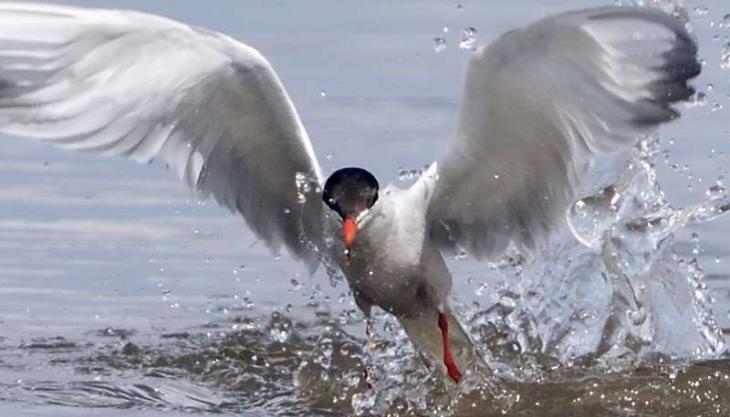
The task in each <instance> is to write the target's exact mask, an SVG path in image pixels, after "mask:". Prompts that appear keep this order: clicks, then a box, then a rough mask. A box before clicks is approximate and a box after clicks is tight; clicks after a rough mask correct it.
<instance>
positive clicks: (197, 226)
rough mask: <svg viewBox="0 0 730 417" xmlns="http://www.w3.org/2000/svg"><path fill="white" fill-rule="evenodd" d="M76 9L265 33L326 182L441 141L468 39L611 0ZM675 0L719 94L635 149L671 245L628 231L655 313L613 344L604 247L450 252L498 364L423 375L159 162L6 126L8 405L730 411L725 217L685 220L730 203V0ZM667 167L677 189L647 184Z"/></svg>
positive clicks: (433, 152) (626, 269)
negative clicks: (449, 375)
mask: <svg viewBox="0 0 730 417" xmlns="http://www.w3.org/2000/svg"><path fill="white" fill-rule="evenodd" d="M64 3H69V4H79V5H87V6H94V5H96V6H104V7H119V8H128V9H134V10H141V11H147V12H152V13H157V14H162V15H165V16H168V17H171V18H174V19H177V20H181V21H183V22H186V23H190V24H194V25H198V26H204V27H207V28H210V29H214V30H218V31H222V32H225V33H228V34H230V35H232V36H234V37H236V38H238V39H240V40H243V41H245V42H247V43H249V44H251V45H253V46H254V47H256V48H258V49H259V50H260V51H261V52H262V53H263V54H264V55H266V56H267V57H268V58H269V60H270V61H271V63H272V64H273V65H274V67H275V69H276V70H277V72H278V74H279V75H280V77H281V78H282V80H283V82H284V84H285V85H286V87H287V90H288V92H289V93H290V95H291V96H292V99H293V101H294V103H295V104H296V106H297V108H298V109H299V111H300V114H301V116H302V119H303V121H304V124H305V126H306V127H307V129H308V132H309V134H310V137H311V138H312V141H313V144H314V147H315V150H316V152H317V154H318V157H319V160H320V163H321V164H322V165H323V170H324V172H325V173H328V172H331V171H332V170H334V169H336V168H337V167H341V166H345V165H355V166H363V167H367V168H368V169H369V170H371V171H372V172H373V173H374V174H375V175H376V176H377V177H378V178H382V179H384V180H385V182H387V180H388V179H390V180H392V181H393V182H401V181H400V180H399V179H398V176H399V171H401V170H403V169H415V168H420V167H422V166H423V165H425V164H426V163H429V162H430V161H432V160H434V159H436V158H437V157H438V155H440V153H441V152H443V151H444V149H445V148H446V146H447V143H448V138H449V135H450V133H451V132H452V131H453V129H454V127H455V122H456V115H457V111H458V103H459V100H460V95H461V92H462V86H463V82H464V72H465V67H466V62H467V60H468V58H469V52H468V51H466V50H464V49H461V48H459V46H458V44H459V41H460V38H461V33H462V30H463V29H465V28H469V27H474V28H476V37H477V42H478V43H479V44H484V43H487V42H489V41H490V40H491V39H493V38H495V37H496V36H497V35H498V34H500V33H502V32H504V31H506V30H508V29H511V28H515V27H519V26H524V25H526V24H528V23H529V22H532V21H534V20H536V19H538V18H540V17H542V16H544V15H547V14H550V13H557V12H560V11H565V10H569V9H573V8H579V7H588V6H597V5H605V4H606V2H602V1H593V0H591V1H576V0H568V1H553V0H548V1H537V0H512V1H493V2H478V1H461V2H456V1H453V2H452V1H444V2H441V1H420V2H399V3H398V4H392V3H393V2H387V1H371V2H338V1H320V0H316V1H309V2H273V1H270V2H238V1H222V0H221V1H216V2H211V3H210V4H208V3H206V4H204V3H202V2H193V1H175V2H146V1H137V0H130V1H105V2H101V1H69V2H64ZM647 3H648V2H647ZM656 3H664V4H670V2H669V1H665V2H661V1H659V2H656ZM683 4H684V9H683V10H685V11H686V12H687V14H688V16H689V18H690V22H691V25H692V28H693V31H694V32H695V34H696V36H697V38H698V40H699V45H700V54H701V56H702V58H703V59H704V60H705V66H704V69H703V73H702V74H701V75H700V77H699V78H698V79H697V80H696V81H695V82H694V85H695V86H696V87H697V89H698V91H701V92H702V93H704V97H703V98H702V99H698V100H696V101H695V102H694V103H693V104H692V105H686V106H684V105H683V106H681V108H682V110H683V117H682V118H681V119H680V120H679V121H678V122H676V123H672V124H671V125H668V126H665V127H663V128H662V129H661V131H660V132H659V142H658V144H656V145H655V147H653V148H652V149H653V151H654V155H653V156H647V155H643V156H642V157H637V159H636V160H635V162H636V163H637V166H644V167H645V170H643V171H642V170H641V169H639V170H638V171H637V172H636V173H634V174H633V176H632V178H635V181H634V182H633V183H632V184H633V185H632V187H633V188H631V189H630V190H629V191H628V193H627V195H642V196H643V197H642V198H653V199H657V202H658V203H659V199H661V206H662V207H663V208H665V209H666V210H665V211H664V212H663V213H664V214H667V213H670V214H674V215H675V216H674V217H671V218H672V219H674V220H672V222H673V223H672V222H669V223H671V225H669V224H664V226H662V227H663V228H662V231H666V232H667V233H669V232H673V234H674V238H671V237H669V238H666V237H662V240H661V245H659V246H657V247H655V246H652V245H654V244H656V243H657V239H655V238H656V236H654V235H652V236H649V235H648V234H638V235H637V236H636V237H635V238H629V239H626V240H617V243H616V245H618V246H617V248H616V252H617V253H619V255H621V254H623V255H621V256H625V258H621V260H622V261H623V263H621V264H620V265H618V266H616V265H614V266H615V267H618V268H620V269H621V271H622V272H623V273H624V274H625V275H626V276H627V279H628V280H629V281H630V282H631V283H632V285H634V286H636V288H639V289H640V290H638V291H639V293H638V295H639V298H640V300H641V302H642V306H643V307H644V309H645V311H644V314H646V315H647V316H648V318H645V319H642V320H641V322H640V324H638V325H636V326H635V327H631V329H629V330H626V331H625V332H623V333H622V332H614V333H612V335H611V338H610V340H608V342H610V343H608V342H607V341H606V340H599V339H600V338H601V335H602V334H603V333H602V331H603V329H604V327H603V323H604V322H606V320H608V319H607V317H612V316H611V314H612V312H613V313H616V312H617V311H618V312H619V313H620V312H621V311H623V310H621V311H619V310H616V309H620V308H621V302H620V301H621V300H619V301H616V298H615V297H614V299H613V301H612V298H611V296H610V293H611V291H610V288H611V283H613V284H616V285H621V283H620V282H618V281H611V279H606V278H605V277H606V271H610V268H611V266H610V265H606V264H605V263H604V262H603V261H602V260H601V258H600V256H597V255H596V254H595V253H593V252H591V251H588V250H586V249H584V248H583V249H581V248H580V247H576V246H575V245H573V246H571V245H569V244H567V243H565V242H566V241H565V240H560V239H558V240H557V241H558V242H560V244H561V245H565V246H564V247H563V246H559V247H557V248H556V250H555V251H554V253H552V254H551V256H552V258H550V259H545V260H542V261H540V262H532V263H529V262H514V261H513V262H511V263H510V262H504V263H502V264H499V265H489V266H488V265H484V264H480V263H478V262H475V261H473V260H471V259H468V258H467V259H454V260H452V261H451V262H450V264H451V265H450V267H451V268H452V271H453V272H454V280H455V291H454V298H455V303H456V304H457V305H458V306H459V307H458V310H459V312H460V317H461V318H462V320H463V322H464V323H465V324H466V327H468V328H469V330H470V332H471V334H472V337H473V338H474V339H475V340H477V341H478V342H479V343H480V346H481V349H482V351H483V353H484V354H485V355H486V356H487V357H488V358H489V360H488V362H489V363H490V365H492V366H493V370H494V372H495V373H496V376H484V375H480V374H479V373H478V372H476V371H475V372H473V373H470V374H469V375H467V377H466V383H465V384H463V385H462V386H461V388H460V389H459V390H458V391H457V390H456V389H455V388H454V387H453V386H451V385H450V384H444V383H443V381H440V380H438V379H437V378H436V377H434V376H432V375H430V374H429V373H428V372H427V371H425V370H424V369H423V368H422V367H421V366H420V364H419V363H418V361H417V360H416V359H414V357H413V354H412V351H411V348H410V346H409V345H408V343H407V341H406V340H405V339H404V336H403V335H402V334H401V333H400V332H399V330H398V328H397V326H395V324H394V322H393V321H392V320H391V319H389V318H387V317H379V318H378V320H377V321H376V333H377V334H376V336H375V338H374V340H373V343H371V344H368V343H367V342H366V339H365V336H364V331H363V329H364V325H363V320H362V316H361V315H360V313H359V312H357V311H356V308H355V306H354V304H353V302H352V300H351V298H350V297H349V295H348V290H347V288H346V285H345V283H344V282H341V281H340V282H337V281H335V283H334V284H335V285H332V284H331V282H330V279H329V277H327V276H326V275H325V274H324V273H323V272H322V271H320V272H318V273H317V274H315V275H314V276H309V274H307V273H306V271H305V270H304V269H303V268H302V267H301V266H300V265H298V264H297V263H296V262H294V261H293V260H291V259H290V258H289V257H288V256H287V255H286V254H281V256H275V255H272V254H270V253H269V252H268V250H267V249H266V248H265V247H264V245H263V244H261V243H258V242H257V241H256V239H255V237H253V236H252V234H251V233H250V232H249V231H248V230H247V228H246V226H245V224H244V223H243V221H242V220H241V219H238V218H236V217H234V216H231V215H230V214H229V213H228V212H226V211H225V210H223V209H221V208H218V207H216V206H215V205H214V204H212V203H199V202H197V200H196V199H195V198H194V197H193V196H192V195H191V194H190V193H189V192H187V191H186V190H185V189H184V188H183V187H182V186H181V185H180V184H178V181H177V179H176V178H175V175H174V174H173V173H171V172H167V171H166V170H165V168H164V167H163V166H161V165H159V164H152V165H144V166H137V165H135V164H133V163H129V162H126V161H122V160H117V159H105V158H99V157H96V156H93V155H86V154H77V153H72V152H66V151H61V150H57V149H54V148H52V147H50V146H48V145H47V144H43V143H37V142H34V141H28V140H21V139H16V138H9V137H2V138H0V142H1V145H2V147H1V149H2V153H1V154H0V300H1V302H0V415H7V416H24V415H28V416H62V415H73V416H86V415H88V416H118V415H119V416H124V415H135V416H145V417H146V416H157V415H178V414H180V415H183V414H184V415H188V414H191V413H192V414H206V413H228V414H236V415H242V416H254V415H255V416H261V415H266V416H268V415H312V416H315V415H317V416H319V415H349V414H354V413H360V414H362V415H368V414H372V415H385V414H386V413H388V415H393V416H411V415H413V416H415V415H459V416H461V415H504V414H506V415H518V416H519V415H524V416H572V415H575V416H584V415H589V414H592V415H595V416H599V415H600V416H635V415H641V416H645V415H651V416H669V415H671V416H687V415H702V416H704V415H708V416H709V415H721V416H722V415H730V362H729V361H728V360H727V353H726V347H725V345H724V339H723V338H724V336H722V333H723V329H725V328H730V317H728V313H729V312H730V279H728V273H729V272H730V256H729V255H728V253H729V252H730V246H729V245H728V244H727V237H726V236H727V234H728V233H730V216H725V217H723V216H719V217H718V218H716V219H714V220H712V221H705V222H699V221H688V222H687V223H688V224H687V225H684V220H687V219H686V218H685V217H682V215H683V214H691V213H690V212H689V211H686V212H681V211H676V210H679V209H680V208H685V207H690V208H691V207H695V208H697V209H702V207H711V208H717V207H721V206H722V203H724V201H725V200H724V196H714V195H713V197H716V198H714V199H711V198H710V197H711V196H709V195H708V194H707V190H708V189H709V188H710V187H712V186H713V185H716V183H717V181H718V180H719V181H721V180H722V177H723V176H727V167H728V165H729V164H728V158H727V154H728V152H730V132H729V131H728V129H730V124H728V120H730V119H729V118H728V115H729V113H728V111H730V110H728V107H729V106H730V100H729V98H730V70H727V69H723V67H722V66H721V58H722V57H723V53H724V52H723V51H725V53H728V52H727V51H730V46H727V45H729V42H730V17H728V18H727V19H724V16H726V15H728V14H729V13H730V4H727V3H726V2H725V1H724V0H713V1H685V2H684V3H683ZM459 5H461V7H458V6H459ZM723 19H724V20H723ZM438 36H442V37H444V38H445V39H446V49H444V50H442V51H441V52H436V51H435V50H434V38H435V37H438ZM725 48H728V49H727V50H726V49H725ZM642 163H645V164H646V165H641V164H642ZM650 163H653V165H650ZM654 173H656V177H657V180H658V183H659V184H660V186H661V189H662V190H663V195H662V196H660V195H659V194H658V193H657V191H658V190H657V189H656V188H655V187H654V186H653V185H651V184H650V183H649V182H647V181H648V180H647V178H649V177H651V175H652V174H654ZM402 184H403V186H406V185H407V182H402ZM647 192H649V194H646V193H647ZM642 193H644V194H642ZM647 195H649V197H646V196H647ZM664 200H666V201H664ZM627 204H628V203H627ZM692 213H695V212H692ZM697 213H700V214H701V210H700V211H698V212H697ZM697 213H695V214H697ZM639 214H641V215H642V216H644V217H641V216H640V217H641V218H642V219H645V218H648V217H647V216H649V215H650V214H652V213H645V212H641V213H639ZM649 217H650V216H649ZM689 217H691V216H689ZM689 217H688V218H689ZM695 217H700V218H702V215H696V216H695ZM705 217H707V216H705ZM678 219H679V220H678ZM675 220H676V221H675ZM680 220H681V221H680ZM662 236H663V235H662ZM567 260H570V262H568V261H567ZM642 262H644V263H642ZM649 264H650V265H651V268H648V269H646V268H644V269H642V268H643V267H642V265H643V266H645V265H649ZM568 278H571V279H568ZM534 288H541V291H542V292H540V294H539V296H531V294H533V293H534V292H531V290H534ZM607 294H608V295H607ZM616 294H618V295H621V294H622V293H621V291H617V292H616ZM612 308H613V309H614V310H615V311H614V310H612ZM621 323H623V322H620V323H619V324H621ZM644 323H646V324H644ZM619 328H621V327H620V326H619ZM597 350H601V355H595V352H596V351H597ZM366 367H367V368H368V369H369V370H370V375H369V379H370V382H371V384H372V385H373V387H372V388H368V387H367V384H366V381H365V377H364V373H363V369H364V368H366Z"/></svg>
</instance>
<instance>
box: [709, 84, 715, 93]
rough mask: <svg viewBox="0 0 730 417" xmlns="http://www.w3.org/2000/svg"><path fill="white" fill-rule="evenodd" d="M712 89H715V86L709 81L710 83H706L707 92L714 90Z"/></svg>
mask: <svg viewBox="0 0 730 417" xmlns="http://www.w3.org/2000/svg"><path fill="white" fill-rule="evenodd" d="M714 89H715V86H714V85H712V84H711V83H710V84H707V92H708V93H709V92H710V91H712V90H714Z"/></svg>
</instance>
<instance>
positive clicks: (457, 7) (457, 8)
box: [456, 4, 464, 12]
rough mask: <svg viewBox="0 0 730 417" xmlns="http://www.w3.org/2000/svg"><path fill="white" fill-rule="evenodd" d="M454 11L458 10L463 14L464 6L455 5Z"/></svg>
mask: <svg viewBox="0 0 730 417" xmlns="http://www.w3.org/2000/svg"><path fill="white" fill-rule="evenodd" d="M456 10H458V11H460V12H463V11H464V5H463V4H457V5H456Z"/></svg>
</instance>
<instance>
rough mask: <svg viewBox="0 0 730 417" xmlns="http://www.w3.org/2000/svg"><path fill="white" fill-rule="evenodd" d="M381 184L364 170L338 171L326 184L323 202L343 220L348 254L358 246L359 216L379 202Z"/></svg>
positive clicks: (343, 231) (349, 169)
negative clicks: (356, 237)
mask: <svg viewBox="0 0 730 417" xmlns="http://www.w3.org/2000/svg"><path fill="white" fill-rule="evenodd" d="M378 188H379V185H378V180H376V179H375V176H373V174H371V173H370V172H368V171H366V170H364V169H362V168H342V169H338V170H337V171H335V172H334V173H332V175H330V177H329V178H327V181H326V182H325V184H324V191H323V193H322V199H323V200H324V202H325V204H327V206H328V207H329V208H330V209H332V210H333V211H334V212H336V213H337V214H338V215H339V216H340V218H341V219H342V241H343V243H344V244H345V249H347V251H348V253H349V250H350V248H352V245H353V244H354V243H355V236H356V235H357V227H358V223H357V222H358V216H360V214H361V213H363V212H365V211H366V210H368V209H369V208H370V207H372V206H373V205H374V204H375V202H376V201H378Z"/></svg>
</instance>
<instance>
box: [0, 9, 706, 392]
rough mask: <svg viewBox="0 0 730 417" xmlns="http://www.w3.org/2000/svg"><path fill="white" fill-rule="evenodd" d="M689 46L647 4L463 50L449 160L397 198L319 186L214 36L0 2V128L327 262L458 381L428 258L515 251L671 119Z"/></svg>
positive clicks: (390, 192)
mask: <svg viewBox="0 0 730 417" xmlns="http://www.w3.org/2000/svg"><path fill="white" fill-rule="evenodd" d="M697 51H698V48H697V44H696V42H695V40H694V39H693V37H692V35H691V34H690V33H688V30H687V29H686V28H685V25H684V24H683V23H682V22H681V21H679V20H678V19H677V18H675V17H673V16H671V15H669V14H666V13H664V12H663V11H660V10H656V9H651V8H645V7H633V6H631V7H630V6H625V7H620V6H608V7H600V8H590V9H584V10H575V11H567V12H563V13H560V14H555V15H551V16H548V17H545V18H543V19H541V20H538V21H536V22H534V23H532V24H530V25H528V26H526V27H524V28H522V29H515V30H512V31H509V32H507V33H505V34H503V35H501V36H500V37H498V38H497V39H495V40H494V41H492V42H491V43H490V44H489V45H486V46H482V47H480V48H478V49H477V50H476V51H474V52H473V55H472V56H471V57H470V61H469V63H468V69H467V76H466V84H465V87H464V92H463V100H462V104H461V109H460V111H459V116H458V124H457V127H456V129H455V132H454V133H453V136H452V138H451V140H450V144H449V148H448V149H447V151H446V152H445V153H444V154H442V155H437V156H436V158H435V162H433V163H431V164H430V165H428V166H427V168H425V169H424V172H423V173H422V174H421V175H420V177H418V179H416V180H415V181H414V182H413V183H412V184H411V185H410V186H408V187H406V188H399V187H398V186H395V185H388V186H386V187H384V188H382V189H381V187H380V184H379V182H378V180H377V179H376V178H375V176H374V175H373V174H372V173H370V172H369V171H367V170H366V169H364V168H360V167H344V168H342V169H339V170H337V171H335V172H333V173H332V174H331V175H330V176H329V177H328V178H327V179H326V180H325V179H324V176H323V174H322V171H321V168H320V166H319V164H318V162H317V158H316V156H315V153H314V149H313V146H312V143H311V141H310V139H309V137H308V135H307V132H306V130H305V128H304V126H303V124H302V122H301V120H300V118H299V116H298V113H297V111H296V109H295V107H294V104H293V102H292V100H291V98H290V97H289V95H288V94H287V92H286V90H285V88H284V86H283V84H282V82H281V80H280V79H279V77H278V76H277V75H276V73H275V72H274V70H273V68H272V66H271V64H270V63H269V62H268V61H267V59H266V58H265V57H264V56H263V55H261V53H259V52H258V51H257V50H256V49H254V48H253V47H251V46H249V45H246V44H244V43H242V42H240V41H238V40H236V39H233V38H232V37H229V36H227V35H225V34H222V33H218V32H214V31H211V30H208V29H204V28H200V27H194V26H190V25H186V24H183V23H179V22H177V21H173V20H170V19H168V18H165V17H161V16H156V15H151V14H145V13H140V12H135V11H124V10H106V9H93V8H82V7H73V6H63V5H51V4H35V3H26V2H22V3H14V2H0V132H3V133H5V134H9V135H12V136H18V137H29V138H36V139H42V140H46V141H49V142H51V143H53V144H55V145H57V146H59V147H61V148H67V149H73V150H79V151H87V152H94V153H98V154H101V155H105V156H121V157H126V158H128V159H130V160H132V161H136V162H138V163H148V162H150V161H152V160H162V161H164V162H165V163H166V164H168V165H169V166H170V167H172V168H173V169H174V170H175V171H176V172H177V174H178V176H179V177H180V178H181V180H182V181H183V182H184V183H185V184H186V185H187V186H188V187H190V188H191V189H192V190H194V191H195V192H197V193H198V194H199V196H200V197H201V198H212V199H214V200H215V201H216V202H217V203H219V204H220V205H221V206H223V207H225V208H228V209H230V210H231V211H232V212H234V213H237V214H239V215H240V216H241V217H242V218H243V219H244V221H245V222H246V224H247V225H248V227H249V228H250V229H251V230H252V231H253V232H254V233H255V234H256V235H257V236H258V237H259V238H260V239H261V240H262V241H264V242H266V244H267V245H268V247H269V248H271V250H272V251H275V252H276V251H279V250H281V248H282V247H283V248H286V250H287V251H288V252H289V253H290V254H291V255H292V256H293V257H294V258H296V259H299V260H301V261H302V263H303V264H304V265H305V266H307V267H308V268H309V269H310V270H311V271H314V270H315V269H316V268H318V267H319V266H320V265H322V264H324V265H329V266H330V267H333V268H339V270H340V271H341V272H342V274H343V275H344V277H345V278H346V281H347V283H348V285H349V288H350V290H351V293H352V295H353V297H354V301H355V303H356V305H357V306H358V307H359V309H360V310H362V312H363V314H364V316H366V317H370V316H371V314H372V309H373V307H379V308H380V309H382V310H384V311H385V312H387V313H389V314H392V315H394V316H395V317H396V318H397V320H398V321H399V322H400V324H401V325H402V327H403V329H404V330H405V332H406V334H407V335H408V337H409V339H410V340H411V342H412V343H413V345H414V347H415V350H416V351H417V352H418V353H419V355H420V356H421V358H422V359H423V360H424V363H426V364H427V365H428V366H430V367H432V368H433V369H437V370H439V372H440V373H441V374H442V375H445V377H448V379H450V380H452V381H454V382H455V383H458V382H459V381H461V380H462V378H463V375H464V372H465V370H466V369H467V368H468V367H469V366H471V365H472V364H473V363H477V362H479V361H480V356H479V353H478V349H476V348H475V346H473V344H472V342H471V341H470V338H469V336H468V334H467V332H466V331H465V330H464V329H463V327H462V326H461V324H460V322H459V320H458V318H457V317H456V316H455V315H454V313H453V311H452V310H451V308H450V304H449V297H450V290H451V284H452V276H451V273H450V272H449V270H448V268H447V265H446V262H445V261H444V259H445V256H447V255H448V254H450V253H458V252H461V251H465V252H466V253H468V254H470V255H471V256H473V257H474V258H476V259H478V260H494V259H498V258H499V257H500V256H502V255H503V254H504V252H505V250H506V249H507V248H508V247H514V248H516V250H518V251H520V252H523V253H525V254H526V255H529V256H532V255H534V254H537V253H539V250H540V248H541V247H543V246H544V245H545V242H546V239H547V237H548V236H549V235H550V233H551V232H552V231H553V230H555V229H556V228H557V227H560V225H561V224H563V223H565V221H566V212H567V210H568V208H569V207H570V206H571V204H572V203H573V202H574V201H576V199H577V198H579V197H580V196H579V195H578V192H579V191H578V190H579V187H580V186H581V184H582V181H583V180H584V178H586V173H587V172H589V171H590V168H591V165H592V163H594V161H596V160H597V159H598V158H607V157H610V156H614V155H618V156H621V155H623V154H625V153H626V152H628V150H630V149H631V148H632V147H633V146H635V145H636V143H637V141H638V140H639V138H641V137H642V136H644V135H647V134H650V133H652V132H653V131H654V130H656V129H657V128H658V126H659V125H660V124H662V123H665V122H669V121H671V120H674V119H676V118H677V117H678V116H679V111H678V110H677V109H676V103H678V102H680V101H683V100H686V99H688V98H690V97H691V96H692V94H693V93H694V89H693V88H692V86H691V85H690V84H689V82H690V81H691V79H692V78H694V77H695V76H697V75H698V74H699V73H700V70H701V65H700V63H699V62H698V59H697Z"/></svg>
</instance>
